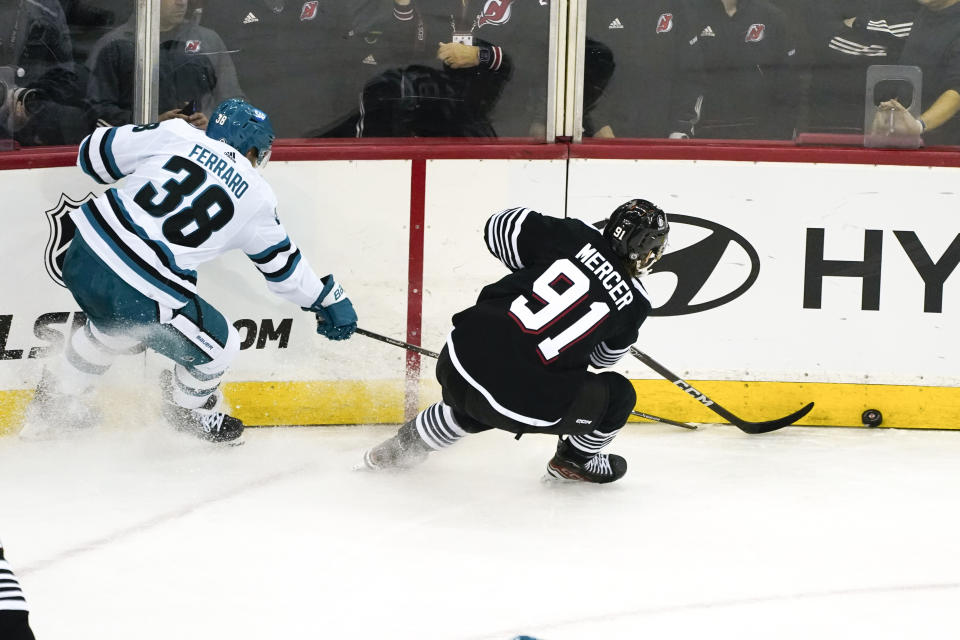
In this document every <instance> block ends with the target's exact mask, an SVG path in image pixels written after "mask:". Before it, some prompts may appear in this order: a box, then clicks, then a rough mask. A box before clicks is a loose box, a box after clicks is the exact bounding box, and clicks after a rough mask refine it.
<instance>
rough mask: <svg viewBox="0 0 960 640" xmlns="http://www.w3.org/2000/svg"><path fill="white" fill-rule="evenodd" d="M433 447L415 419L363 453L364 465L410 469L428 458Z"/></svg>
mask: <svg viewBox="0 0 960 640" xmlns="http://www.w3.org/2000/svg"><path fill="white" fill-rule="evenodd" d="M430 451H431V449H430V447H428V446H427V443H425V442H424V441H423V438H421V437H420V434H419V433H417V426H416V424H415V423H414V421H413V420H411V421H410V422H408V423H406V424H405V425H403V426H402V427H400V430H399V431H397V435H395V436H393V437H392V438H390V439H389V440H385V441H383V442H381V443H380V444H378V445H377V446H375V447H373V448H372V449H368V450H367V452H366V453H364V454H363V465H364V467H366V468H367V469H373V470H376V471H381V470H384V469H409V468H410V467H415V466H417V465H418V464H420V463H421V462H423V461H424V460H426V459H427V454H428V453H430Z"/></svg>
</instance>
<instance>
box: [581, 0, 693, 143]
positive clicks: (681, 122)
mask: <svg viewBox="0 0 960 640" xmlns="http://www.w3.org/2000/svg"><path fill="white" fill-rule="evenodd" d="M587 11H588V13H587V32H588V33H589V34H591V36H590V37H589V38H588V40H587V56H586V58H585V71H584V73H585V75H590V78H589V79H588V84H589V85H590V86H591V87H595V86H597V84H598V82H597V79H596V77H595V76H594V73H593V72H592V71H593V70H594V69H596V70H598V71H600V74H599V76H598V77H599V78H602V76H603V73H605V72H606V71H608V70H609V64H598V63H599V62H602V60H603V58H602V56H603V55H604V54H605V51H604V50H603V48H599V47H597V46H596V43H598V42H599V43H601V44H603V45H606V47H607V48H609V50H610V52H611V54H612V56H613V65H614V69H613V75H612V77H611V78H610V81H609V83H608V84H607V86H606V88H605V90H604V91H603V92H602V94H601V95H600V97H599V99H598V101H597V104H596V107H595V108H593V109H592V111H591V112H590V113H589V114H588V116H587V121H588V123H590V128H589V129H588V130H587V132H586V134H587V135H593V136H596V137H600V138H612V137H615V136H616V137H621V138H624V137H626V138H667V137H671V138H688V137H690V136H692V135H693V128H694V125H695V124H696V122H697V119H698V117H699V109H700V100H701V87H700V84H699V83H700V82H701V77H700V74H701V72H702V61H701V59H700V50H699V48H698V47H697V46H696V39H697V32H698V31H697V26H698V25H697V23H696V16H695V14H694V12H693V9H692V8H691V6H690V4H689V3H688V2H686V0H656V1H654V2H636V0H607V1H605V2H591V3H590V4H589V5H588V6H587ZM593 56H600V57H599V58H598V59H597V60H591V59H590V58H591V57H593ZM587 97H588V92H587V91H586V90H585V91H584V111H585V113H586V112H587V111H588V107H589V103H588V100H587Z"/></svg>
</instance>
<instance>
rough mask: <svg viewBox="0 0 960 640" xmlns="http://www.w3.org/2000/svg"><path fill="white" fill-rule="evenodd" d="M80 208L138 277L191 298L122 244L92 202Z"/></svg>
mask: <svg viewBox="0 0 960 640" xmlns="http://www.w3.org/2000/svg"><path fill="white" fill-rule="evenodd" d="M81 208H82V209H83V210H84V211H86V212H87V214H88V219H89V220H90V221H91V222H94V223H96V231H97V233H99V234H100V236H101V237H103V238H104V239H105V240H108V241H109V244H110V248H111V249H113V250H114V251H115V252H117V255H118V256H119V257H120V258H121V259H125V261H126V262H127V264H128V265H130V266H131V268H133V267H134V265H135V269H136V271H138V272H139V275H140V277H142V278H146V279H147V280H150V281H153V283H154V284H156V285H157V286H158V287H159V288H160V289H161V290H166V291H170V290H172V291H174V292H176V294H179V295H180V296H181V297H183V298H185V299H187V300H189V299H190V298H192V297H193V292H192V291H190V290H189V289H186V288H184V287H183V286H182V285H180V283H178V282H174V281H173V280H171V279H169V278H167V277H165V276H164V275H163V274H161V273H160V272H158V271H157V270H156V269H154V268H153V266H152V265H150V264H148V263H147V262H146V261H145V260H144V259H143V258H141V257H140V256H139V255H138V254H137V252H136V251H134V250H133V249H131V248H130V247H128V246H127V245H126V243H125V242H123V240H121V239H120V237H119V236H117V233H116V231H114V230H113V228H112V227H111V226H110V225H109V223H107V221H106V220H105V219H104V218H103V214H101V213H100V210H99V209H97V206H96V205H95V204H94V201H93V200H90V201H88V202H86V203H84V205H83V207H81ZM174 297H176V295H174Z"/></svg>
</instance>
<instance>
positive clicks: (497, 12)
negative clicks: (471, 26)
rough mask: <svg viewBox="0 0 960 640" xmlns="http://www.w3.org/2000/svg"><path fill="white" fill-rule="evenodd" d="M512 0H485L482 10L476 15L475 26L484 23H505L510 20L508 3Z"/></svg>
mask: <svg viewBox="0 0 960 640" xmlns="http://www.w3.org/2000/svg"><path fill="white" fill-rule="evenodd" d="M512 2H513V0H487V2H486V3H485V4H484V5H483V11H481V12H480V15H479V16H477V28H480V27H482V26H483V25H485V24H506V23H507V22H509V21H510V9H511V6H510V4H511V3H512Z"/></svg>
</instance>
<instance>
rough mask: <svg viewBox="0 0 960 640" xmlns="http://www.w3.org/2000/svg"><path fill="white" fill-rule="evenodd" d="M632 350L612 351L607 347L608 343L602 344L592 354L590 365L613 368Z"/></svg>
mask: <svg viewBox="0 0 960 640" xmlns="http://www.w3.org/2000/svg"><path fill="white" fill-rule="evenodd" d="M629 350H630V347H627V348H625V349H611V348H610V347H608V346H607V343H605V342H601V343H600V344H598V345H597V346H596V347H594V349H593V352H592V353H591V354H590V363H591V364H592V365H593V366H595V367H597V368H603V367H612V366H613V365H615V364H617V362H619V361H620V358H622V357H623V356H624V355H625V354H626V353H627V351H629Z"/></svg>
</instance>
